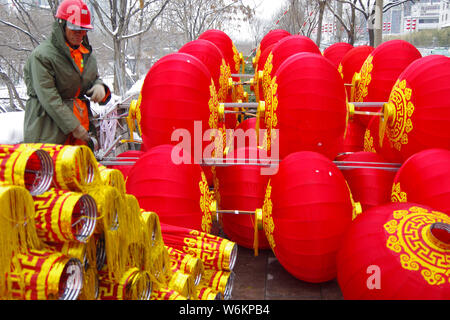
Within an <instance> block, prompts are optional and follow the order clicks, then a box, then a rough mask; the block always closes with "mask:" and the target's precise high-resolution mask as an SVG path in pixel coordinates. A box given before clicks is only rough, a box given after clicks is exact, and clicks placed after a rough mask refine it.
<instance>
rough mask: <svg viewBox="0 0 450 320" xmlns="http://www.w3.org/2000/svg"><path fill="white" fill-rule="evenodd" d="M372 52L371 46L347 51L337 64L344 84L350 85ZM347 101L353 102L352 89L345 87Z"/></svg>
mask: <svg viewBox="0 0 450 320" xmlns="http://www.w3.org/2000/svg"><path fill="white" fill-rule="evenodd" d="M372 51H373V47H372V46H358V47H355V48H353V49H351V50H349V51H348V52H347V53H346V54H345V55H344V57H342V60H341V63H340V64H339V67H338V69H339V72H340V73H341V75H342V78H343V79H344V83H346V84H351V83H352V81H353V76H354V75H355V73H358V72H359V71H360V70H361V67H362V65H363V63H364V61H366V59H367V56H368V55H369V54H370V53H371V52H372ZM345 89H346V90H347V98H348V101H355V99H354V97H352V89H351V87H350V86H346V87H345Z"/></svg>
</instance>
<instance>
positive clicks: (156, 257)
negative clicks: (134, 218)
mask: <svg viewBox="0 0 450 320" xmlns="http://www.w3.org/2000/svg"><path fill="white" fill-rule="evenodd" d="M141 219H142V225H143V228H144V230H145V231H144V232H145V237H146V240H145V243H147V244H149V250H148V255H147V256H146V257H145V266H144V269H145V270H148V271H149V272H150V273H151V274H152V275H153V276H155V278H156V279H157V281H158V282H159V283H160V284H167V279H168V278H170V277H171V276H172V270H171V269H170V259H169V254H168V252H167V249H166V248H165V246H164V242H163V239H162V235H161V226H160V223H159V217H158V215H157V214H156V213H155V212H150V211H144V210H141Z"/></svg>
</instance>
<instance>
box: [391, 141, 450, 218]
mask: <svg viewBox="0 0 450 320" xmlns="http://www.w3.org/2000/svg"><path fill="white" fill-rule="evenodd" d="M397 185H398V188H399V189H398V190H397V191H396V190H395V187H396V186H397ZM392 191H393V192H396V193H397V194H399V193H400V192H404V193H405V196H406V200H407V201H409V202H415V203H421V204H424V205H427V206H430V207H432V208H433V209H436V210H439V211H442V212H445V213H447V214H448V215H450V150H445V149H428V150H423V151H420V152H418V153H416V154H414V155H413V156H411V157H410V158H409V159H408V160H406V161H405V163H403V165H402V167H401V168H400V169H399V171H398V172H397V174H396V176H395V178H394V188H393V190H392ZM396 199H399V197H396ZM397 201H398V200H397Z"/></svg>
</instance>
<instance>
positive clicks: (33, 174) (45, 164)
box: [0, 144, 54, 195]
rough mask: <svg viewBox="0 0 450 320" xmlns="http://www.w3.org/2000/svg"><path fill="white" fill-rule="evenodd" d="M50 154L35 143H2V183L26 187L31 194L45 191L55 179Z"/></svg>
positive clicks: (0, 176) (0, 168) (0, 177)
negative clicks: (35, 145)
mask: <svg viewBox="0 0 450 320" xmlns="http://www.w3.org/2000/svg"><path fill="white" fill-rule="evenodd" d="M53 174H54V166H53V162H52V159H51V157H50V155H49V154H48V153H47V152H45V151H44V150H40V149H38V148H36V147H34V146H33V145H26V144H18V145H0V185H16V186H21V187H24V188H26V189H27V190H28V191H29V192H30V193H31V195H37V194H40V193H42V192H45V191H46V190H47V189H48V188H49V187H50V184H51V182H52V179H53Z"/></svg>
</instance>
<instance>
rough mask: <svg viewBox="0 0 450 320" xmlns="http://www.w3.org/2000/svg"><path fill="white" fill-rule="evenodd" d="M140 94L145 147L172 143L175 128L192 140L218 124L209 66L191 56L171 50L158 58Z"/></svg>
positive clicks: (215, 95)
mask: <svg viewBox="0 0 450 320" xmlns="http://www.w3.org/2000/svg"><path fill="white" fill-rule="evenodd" d="M141 95H142V100H141V104H140V109H141V129H142V136H143V140H144V143H145V146H146V148H148V149H150V148H152V147H154V146H158V145H161V144H173V143H174V142H173V139H172V135H173V134H174V133H176V132H177V131H176V130H177V129H178V133H179V134H181V135H183V134H184V133H185V131H186V132H187V133H189V139H191V137H195V135H201V137H203V133H204V131H206V130H207V129H209V128H210V127H216V128H217V126H218V114H217V108H218V99H217V94H216V90H215V86H214V82H213V80H212V78H211V74H210V73H209V71H208V68H207V67H206V66H205V65H204V64H203V63H202V62H201V61H200V60H198V59H197V58H196V57H194V56H191V55H189V54H186V53H173V54H169V55H166V56H164V57H163V58H161V59H159V60H158V61H157V62H156V63H155V64H154V65H153V66H152V68H151V69H150V70H149V72H148V73H147V75H146V77H145V80H144V83H143V86H142V90H141ZM197 127H198V128H197ZM196 131H199V132H198V133H195V132H196ZM177 137H178V136H177ZM201 137H199V138H201ZM194 142H195V141H194ZM205 146H206V144H205V141H203V147H205ZM188 151H189V152H191V153H192V151H191V150H188Z"/></svg>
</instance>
